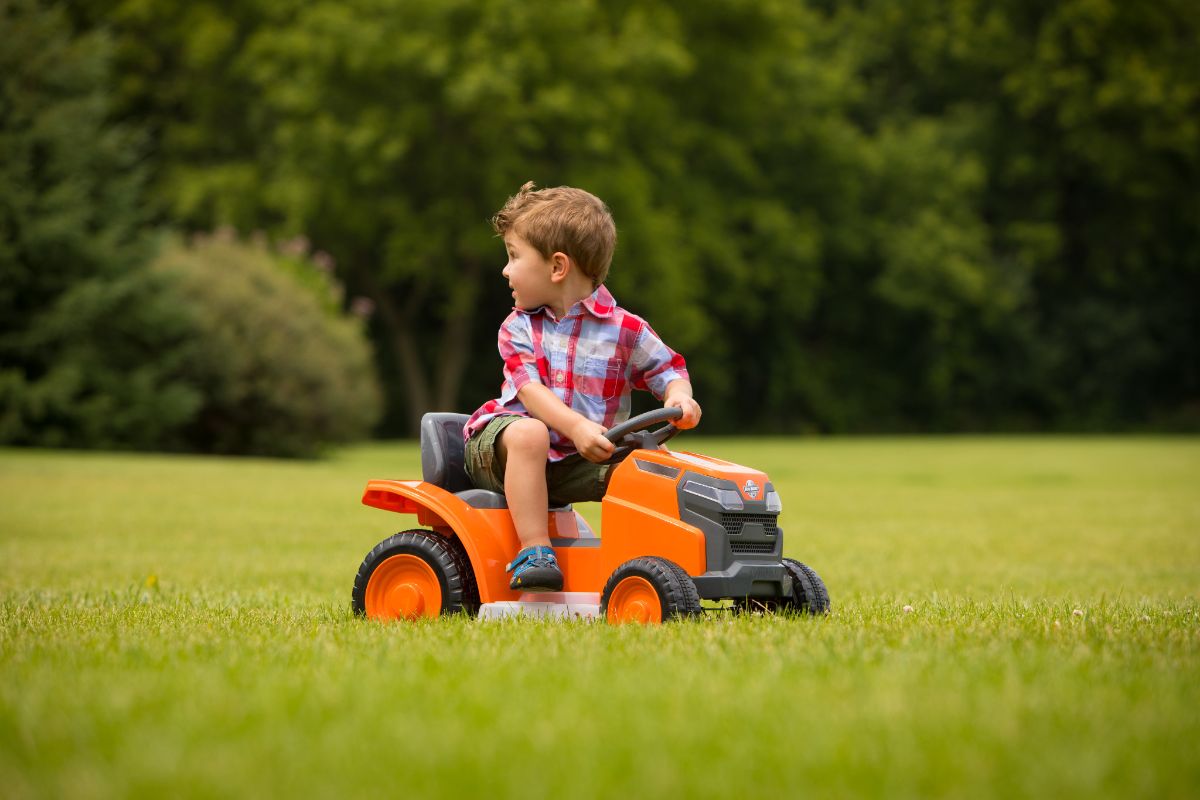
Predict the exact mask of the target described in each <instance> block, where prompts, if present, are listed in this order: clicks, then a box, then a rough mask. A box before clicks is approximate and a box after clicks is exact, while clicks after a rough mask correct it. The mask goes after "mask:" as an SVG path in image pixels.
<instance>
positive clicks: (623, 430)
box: [604, 408, 683, 461]
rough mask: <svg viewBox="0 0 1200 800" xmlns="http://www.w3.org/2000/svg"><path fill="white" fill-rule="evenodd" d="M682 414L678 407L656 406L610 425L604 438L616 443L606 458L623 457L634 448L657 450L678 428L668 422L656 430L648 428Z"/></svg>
mask: <svg viewBox="0 0 1200 800" xmlns="http://www.w3.org/2000/svg"><path fill="white" fill-rule="evenodd" d="M682 416H683V411H682V410H681V409H678V408H656V409H654V410H653V411H647V412H646V413H645V414H638V415H637V416H636V417H632V418H630V419H627V420H625V421H624V422H622V423H621V424H620V425H614V426H612V427H611V428H609V429H608V430H607V431H605V432H604V438H606V439H608V440H609V441H610V442H612V443H613V444H615V445H616V449H614V450H613V451H612V455H610V456H609V457H608V460H609V461H613V460H616V459H619V458H624V457H625V456H627V455H629V454H630V453H632V452H633V451H634V450H657V449H658V448H659V446H660V445H662V444H663V443H664V442H666V441H667V440H669V439H672V438H674V437H675V435H676V434H678V433H679V428H677V427H675V426H674V425H673V424H671V423H670V422H667V424H666V425H663V426H662V427H661V428H659V429H658V430H654V431H652V430H650V428H653V427H654V426H655V425H657V424H658V423H660V422H665V421H667V420H676V419H679V418H680V417H682Z"/></svg>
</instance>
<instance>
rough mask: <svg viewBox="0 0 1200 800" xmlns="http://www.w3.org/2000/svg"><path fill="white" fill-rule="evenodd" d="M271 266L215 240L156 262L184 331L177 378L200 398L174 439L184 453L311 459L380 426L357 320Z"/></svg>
mask: <svg viewBox="0 0 1200 800" xmlns="http://www.w3.org/2000/svg"><path fill="white" fill-rule="evenodd" d="M277 262H278V258H277V257H276V256H274V255H273V254H272V253H270V252H269V251H267V250H266V249H265V247H263V246H246V245H241V244H238V243H237V242H236V241H233V240H232V239H230V238H228V236H216V237H213V238H211V239H200V240H198V241H196V242H194V243H193V244H192V246H191V247H180V246H178V245H176V246H173V247H169V248H168V249H167V250H166V251H165V252H164V253H163V254H162V255H161V256H160V257H159V258H158V260H157V261H155V263H154V265H153V270H154V272H155V274H156V275H157V276H160V277H161V278H163V279H165V280H167V281H168V282H169V284H170V287H171V290H172V292H174V294H175V305H176V308H177V311H178V313H179V314H180V316H181V317H183V318H185V319H187V321H188V323H189V325H190V326H191V331H190V334H191V336H190V341H189V344H188V347H187V348H186V351H185V354H184V355H183V356H182V358H181V362H182V363H181V364H180V365H179V372H180V374H181V375H183V376H184V378H185V379H186V381H187V383H188V384H189V385H190V386H191V387H193V388H194V390H195V391H197V392H199V393H202V397H203V401H202V403H200V404H199V407H198V408H197V409H195V414H194V415H193V416H192V418H191V419H189V420H188V423H187V425H185V426H182V428H181V429H180V431H179V435H180V436H181V437H182V438H183V440H184V441H185V442H186V444H187V446H188V448H189V449H193V450H202V451H209V452H217V453H257V454H264V455H289V456H293V455H311V454H313V453H314V452H316V451H317V450H318V449H320V448H322V447H324V446H326V445H328V444H331V443H337V442H345V441H352V440H354V439H358V438H362V437H363V436H365V435H366V434H367V433H368V432H369V431H370V429H371V426H372V424H374V422H375V420H376V419H377V417H378V412H379V397H378V389H377V387H376V385H375V377H374V372H373V368H372V364H371V351H370V347H369V345H368V344H367V341H366V338H365V336H364V334H363V330H362V325H361V323H360V321H359V320H357V319H354V318H353V317H348V316H345V315H343V314H342V313H341V312H340V309H336V308H335V307H334V302H335V300H336V299H337V298H336V297H335V296H334V294H333V292H334V289H333V287H332V285H331V284H326V285H324V286H323V287H322V286H321V284H315V283H308V284H307V285H304V284H300V283H298V282H297V281H296V280H295V278H293V277H292V276H291V275H289V274H287V272H286V271H285V270H284V269H283V268H281V267H280V266H279V264H278V263H277ZM292 263H293V264H294V263H295V259H294V257H293V259H292ZM309 269H311V270H313V271H316V267H315V266H313V265H309Z"/></svg>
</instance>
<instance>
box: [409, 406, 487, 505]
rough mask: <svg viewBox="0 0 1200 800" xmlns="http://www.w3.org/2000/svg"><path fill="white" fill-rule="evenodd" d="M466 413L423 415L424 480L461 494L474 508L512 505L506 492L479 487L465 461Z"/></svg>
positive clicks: (422, 468)
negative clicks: (506, 501)
mask: <svg viewBox="0 0 1200 800" xmlns="http://www.w3.org/2000/svg"><path fill="white" fill-rule="evenodd" d="M468 419H470V417H468V416H467V415H466V414H452V413H446V412H431V413H429V414H426V415H425V416H423V417H421V480H423V481H425V482H426V483H432V484H433V485H434V486H440V487H441V488H443V489H445V490H446V491H448V492H453V493H454V494H456V495H458V496H459V497H461V498H462V499H463V500H465V501H466V502H467V504H468V505H470V506H472V507H474V508H508V504H507V503H505V502H504V495H502V494H499V493H497V492H489V491H487V490H486V489H476V488H475V485H474V484H472V483H471V479H470V478H469V477H467V470H466V468H465V467H464V466H463V463H464V455H463V450H464V445H463V426H464V425H466V424H467V420H468Z"/></svg>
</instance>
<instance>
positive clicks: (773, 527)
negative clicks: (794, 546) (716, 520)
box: [721, 513, 779, 552]
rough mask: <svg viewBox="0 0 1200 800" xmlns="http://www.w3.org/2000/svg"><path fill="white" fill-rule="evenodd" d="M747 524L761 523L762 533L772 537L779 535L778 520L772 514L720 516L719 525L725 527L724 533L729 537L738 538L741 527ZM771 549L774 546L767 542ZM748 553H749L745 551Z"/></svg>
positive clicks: (728, 514) (726, 514)
mask: <svg viewBox="0 0 1200 800" xmlns="http://www.w3.org/2000/svg"><path fill="white" fill-rule="evenodd" d="M747 522H759V523H762V526H763V532H764V533H765V534H766V535H767V536H774V535H775V534H777V533H779V518H778V517H777V516H775V515H774V514H730V513H725V514H722V515H721V524H722V525H724V526H725V531H726V533H728V534H729V535H730V536H740V535H741V533H742V526H743V525H745V524H746V523H747ZM768 544H770V546H771V547H774V546H775V545H774V544H772V543H770V542H768ZM747 552H749V551H747Z"/></svg>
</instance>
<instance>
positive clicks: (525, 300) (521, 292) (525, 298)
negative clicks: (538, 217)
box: [502, 231, 554, 311]
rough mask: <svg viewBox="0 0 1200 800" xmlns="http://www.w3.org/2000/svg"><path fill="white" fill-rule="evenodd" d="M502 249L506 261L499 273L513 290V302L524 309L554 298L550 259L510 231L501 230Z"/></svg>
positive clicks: (540, 304)
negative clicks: (501, 271) (502, 233)
mask: <svg viewBox="0 0 1200 800" xmlns="http://www.w3.org/2000/svg"><path fill="white" fill-rule="evenodd" d="M504 249H505V250H506V251H507V252H508V263H507V264H506V265H505V266H504V271H503V273H502V274H503V275H504V277H505V278H507V279H508V285H509V286H510V287H511V288H512V290H513V293H512V295H513V305H515V306H516V307H517V308H520V309H523V310H525V311H532V310H533V309H535V308H539V307H541V306H544V305H549V304H550V303H551V302H552V301H553V300H554V284H553V283H552V282H551V280H550V273H551V270H552V269H553V264H552V263H551V261H550V259H548V258H546V257H545V256H543V255H542V254H541V253H539V252H538V251H537V250H536V249H535V248H534V247H533V246H532V245H531V244H529V242H527V241H525V240H524V239H523V238H521V236H520V235H518V234H516V233H514V232H512V231H509V232H508V233H506V234H504Z"/></svg>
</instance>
